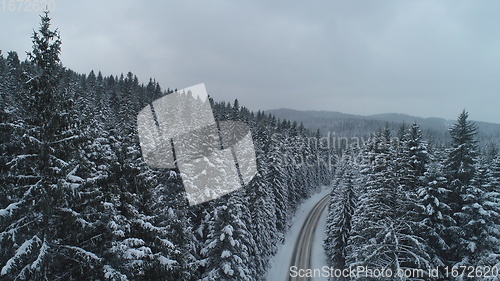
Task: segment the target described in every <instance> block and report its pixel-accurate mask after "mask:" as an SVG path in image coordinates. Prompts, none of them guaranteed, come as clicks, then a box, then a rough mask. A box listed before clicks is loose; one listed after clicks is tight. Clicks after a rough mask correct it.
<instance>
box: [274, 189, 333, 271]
mask: <svg viewBox="0 0 500 281" xmlns="http://www.w3.org/2000/svg"><path fill="white" fill-rule="evenodd" d="M330 191H331V187H330V186H328V187H325V188H323V189H322V190H321V192H319V193H316V194H314V195H312V196H311V197H310V198H309V199H307V200H306V201H304V203H302V204H301V205H300V207H299V209H298V210H297V213H296V214H295V217H294V218H293V219H292V226H291V228H290V229H289V230H288V233H287V235H286V237H285V243H284V244H282V245H279V246H278V253H277V254H276V256H275V257H274V258H273V260H272V261H271V268H270V269H269V271H268V275H267V280H268V281H286V280H288V279H287V278H288V276H289V273H290V260H291V258H292V254H293V247H294V246H295V241H296V240H297V236H298V234H299V231H300V228H301V227H302V225H303V224H304V222H305V219H306V217H307V215H308V214H309V212H310V211H311V209H312V208H313V206H314V204H316V203H317V202H318V201H319V200H320V199H321V198H323V197H324V196H325V195H327V194H328V193H330ZM327 210H328V207H327V208H326V209H325V211H324V212H323V214H322V215H321V219H320V221H319V223H318V228H317V229H316V233H315V246H314V249H313V258H312V268H318V269H321V267H323V266H325V265H327V262H326V255H325V253H324V250H323V237H324V235H325V229H326V215H327V213H328V211H327ZM314 280H315V281H320V280H321V281H327V280H328V278H316V279H314Z"/></svg>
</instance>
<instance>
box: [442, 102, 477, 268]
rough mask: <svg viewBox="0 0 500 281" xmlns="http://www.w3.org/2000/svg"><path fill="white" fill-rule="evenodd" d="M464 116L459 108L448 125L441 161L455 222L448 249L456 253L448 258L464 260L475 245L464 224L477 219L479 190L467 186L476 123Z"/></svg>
mask: <svg viewBox="0 0 500 281" xmlns="http://www.w3.org/2000/svg"><path fill="white" fill-rule="evenodd" d="M468 116H469V115H468V113H467V112H466V111H465V110H463V111H462V113H461V114H460V115H459V117H458V119H457V122H456V123H455V124H454V125H453V126H452V127H451V128H450V130H449V131H450V135H451V138H452V142H451V148H450V149H449V151H448V155H447V159H446V161H445V175H446V178H447V180H448V185H449V186H450V189H451V194H450V196H449V197H448V201H447V202H445V203H446V204H447V205H448V206H450V208H451V212H452V217H453V219H454V220H455V221H456V223H457V228H456V229H455V230H454V231H452V233H450V234H449V237H450V238H451V240H453V241H454V242H453V243H452V244H451V245H450V246H451V247H452V252H454V253H457V255H456V256H452V257H451V259H450V262H463V263H468V262H470V261H471V260H472V258H473V257H472V256H473V255H474V254H473V253H474V252H475V249H476V244H475V243H474V242H473V241H472V240H471V239H474V236H475V234H474V233H471V232H470V231H468V228H469V229H470V226H469V223H470V222H472V221H476V219H478V217H477V216H476V215H478V214H476V212H478V211H479V210H478V209H476V208H475V207H473V206H475V203H477V200H478V196H479V192H480V190H478V189H476V188H475V187H474V186H471V181H472V180H473V178H474V176H475V174H476V163H477V152H476V148H477V144H476V140H475V135H476V132H477V127H476V125H475V124H474V123H472V122H470V121H468V120H467V118H468ZM471 208H472V209H471Z"/></svg>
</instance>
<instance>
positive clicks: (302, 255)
mask: <svg viewBox="0 0 500 281" xmlns="http://www.w3.org/2000/svg"><path fill="white" fill-rule="evenodd" d="M328 202H330V195H326V196H325V197H323V198H321V200H319V201H318V203H316V204H315V205H314V207H313V208H312V210H311V212H310V213H309V214H308V215H307V217H306V220H305V222H304V224H303V225H302V227H301V229H300V232H299V235H298V238H297V241H296V242H295V246H294V249H293V255H292V258H291V261H290V267H292V266H296V267H297V270H299V269H310V268H311V257H312V250H313V245H314V235H315V233H316V227H317V225H318V221H319V218H320V217H321V214H322V213H323V211H324V210H325V208H326V206H328ZM288 280H289V281H310V280H311V278H309V277H300V276H298V277H291V276H290V275H289V276H288Z"/></svg>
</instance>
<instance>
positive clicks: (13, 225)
mask: <svg viewBox="0 0 500 281" xmlns="http://www.w3.org/2000/svg"><path fill="white" fill-rule="evenodd" d="M28 36H29V34H27V40H29V39H28V38H29V37H28ZM32 41H33V50H32V51H31V52H29V53H28V59H27V60H26V61H20V60H19V58H18V55H17V53H16V52H13V51H11V52H8V53H6V54H1V55H0V94H1V95H0V103H1V111H0V131H1V133H0V138H1V139H0V170H1V171H0V280H51V281H55V280H262V279H263V276H264V273H265V272H266V270H267V266H268V262H269V259H270V258H271V257H272V256H273V254H274V253H275V252H276V249H277V245H278V244H279V242H281V241H282V240H283V239H284V234H285V232H286V230H287V229H288V227H289V223H290V218H291V215H293V213H294V210H295V209H296V208H297V206H298V204H299V203H300V202H301V200H303V199H304V198H306V197H308V196H309V195H310V194H311V193H313V192H314V191H315V190H316V189H317V188H318V187H319V186H322V185H326V184H329V182H330V180H331V178H330V175H331V173H329V172H328V169H329V167H327V165H326V164H325V163H322V164H321V165H306V163H305V162H304V161H301V159H303V158H304V157H305V156H306V155H307V156H309V157H310V156H314V157H324V158H327V157H329V156H328V154H329V153H330V151H325V150H319V149H317V147H316V146H314V145H313V143H311V142H310V141H309V140H311V139H315V138H316V139H317V138H319V135H317V134H314V135H311V134H310V133H309V132H308V131H307V130H306V129H305V128H304V127H303V126H301V125H297V123H291V122H289V121H280V120H277V119H276V118H274V117H273V116H270V115H266V114H264V113H262V112H257V113H253V112H250V111H249V110H247V109H246V108H245V107H242V106H240V105H239V104H238V101H234V102H233V103H231V104H230V103H226V102H214V101H213V100H211V102H212V106H213V109H214V115H215V118H216V120H237V121H244V122H246V123H247V124H248V125H249V126H250V128H251V130H252V136H253V141H254V145H255V150H256V154H257V165H258V174H257V175H256V177H255V178H254V179H253V180H252V181H251V182H250V184H249V185H248V186H247V187H246V188H244V189H241V190H239V191H237V192H235V193H231V194H229V195H226V196H224V197H222V198H219V199H217V200H213V201H210V202H206V203H203V204H200V205H196V206H191V207H190V206H188V204H187V201H186V198H185V196H184V194H183V190H184V189H183V186H182V181H181V179H180V174H179V171H178V170H167V169H165V170H162V169H152V168H150V167H148V166H146V165H145V164H144V161H143V158H142V157H141V151H140V147H139V142H138V136H137V128H136V126H137V125H136V122H137V119H136V118H137V113H138V112H139V110H140V109H142V108H143V107H144V106H146V105H147V104H149V103H151V102H152V101H154V100H155V99H158V98H160V97H162V96H163V95H167V94H169V93H171V92H172V91H171V90H162V89H161V88H160V86H159V84H158V83H156V82H155V80H150V81H149V82H148V83H147V84H142V83H141V82H139V81H138V79H137V77H136V76H134V75H133V74H132V73H131V72H129V73H127V74H126V75H123V74H122V75H120V76H107V77H104V76H103V75H102V74H101V73H100V72H98V73H97V74H96V73H94V72H93V71H92V72H90V73H89V74H88V75H84V74H79V73H76V72H74V71H72V70H70V69H66V68H64V67H63V66H62V63H61V61H60V59H59V55H60V52H61V40H60V37H59V33H58V32H57V30H54V29H53V28H51V27H50V18H49V17H48V14H45V15H43V16H42V19H41V24H40V27H39V29H38V30H37V31H35V32H34V34H33V36H32ZM306 139H307V140H308V141H305V140H306Z"/></svg>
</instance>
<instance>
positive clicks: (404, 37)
mask: <svg viewBox="0 0 500 281" xmlns="http://www.w3.org/2000/svg"><path fill="white" fill-rule="evenodd" d="M6 2H8V0H7V1H6ZM270 2H271V1H265V0H262V1H229V0H228V1H223V0H221V1H217V0H216V1H138V0H137V1H131V0H120V1H97V0H95V1H63V0H55V7H56V8H55V10H54V11H53V12H52V13H51V17H52V18H53V20H52V23H53V27H57V28H59V30H60V32H61V37H62V41H63V45H62V55H61V59H62V62H63V64H64V65H65V66H66V67H68V68H71V69H73V70H75V71H77V72H80V73H89V72H90V70H92V69H93V70H95V71H98V70H101V71H102V73H103V74H104V75H111V74H113V75H119V74H120V73H126V72H128V71H132V72H133V73H134V74H136V75H137V76H138V77H139V79H140V81H141V82H142V83H147V82H148V81H149V78H150V77H153V78H155V79H156V80H157V81H158V82H160V84H161V86H162V87H163V88H165V89H166V88H168V87H170V88H179V89H180V88H184V87H188V86H192V85H195V84H198V83H205V85H206V87H207V90H208V93H209V94H210V95H211V96H212V97H214V98H215V99H216V100H219V101H220V100H226V101H233V100H234V99H235V98H237V99H238V100H239V101H240V103H241V104H242V105H244V106H247V107H248V108H250V109H252V110H258V109H264V110H265V109H272V108H281V107H287V108H294V109H303V110H308V109H314V110H334V111H340V112H345V113H353V114H363V115H369V114H377V113H387V112H397V113H407V114H411V115H415V116H420V117H431V116H434V117H444V118H447V119H456V117H457V116H458V114H459V113H460V111H461V110H462V109H463V108H465V109H467V110H468V111H469V115H470V117H471V119H473V120H480V121H488V122H495V123H500V110H499V108H500V16H499V15H500V1H455V0H454V1H396V0H394V1H380V0H379V1H371V0H370V1H368V0H367V1H296V2H293V3H292V2H291V1H273V2H272V3H270ZM0 8H1V9H3V8H4V7H3V6H0ZM38 25H39V17H38V13H36V12H22V11H21V12H17V11H16V12H9V11H8V7H7V10H6V11H4V10H2V11H0V26H1V28H0V40H1V41H0V42H1V44H0V49H2V50H3V52H4V53H6V52H7V51H9V50H15V51H17V52H18V53H19V54H20V55H21V57H22V58H24V57H25V56H24V52H25V51H29V50H30V49H31V39H30V36H31V33H32V30H33V29H34V28H35V29H37V28H38Z"/></svg>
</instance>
